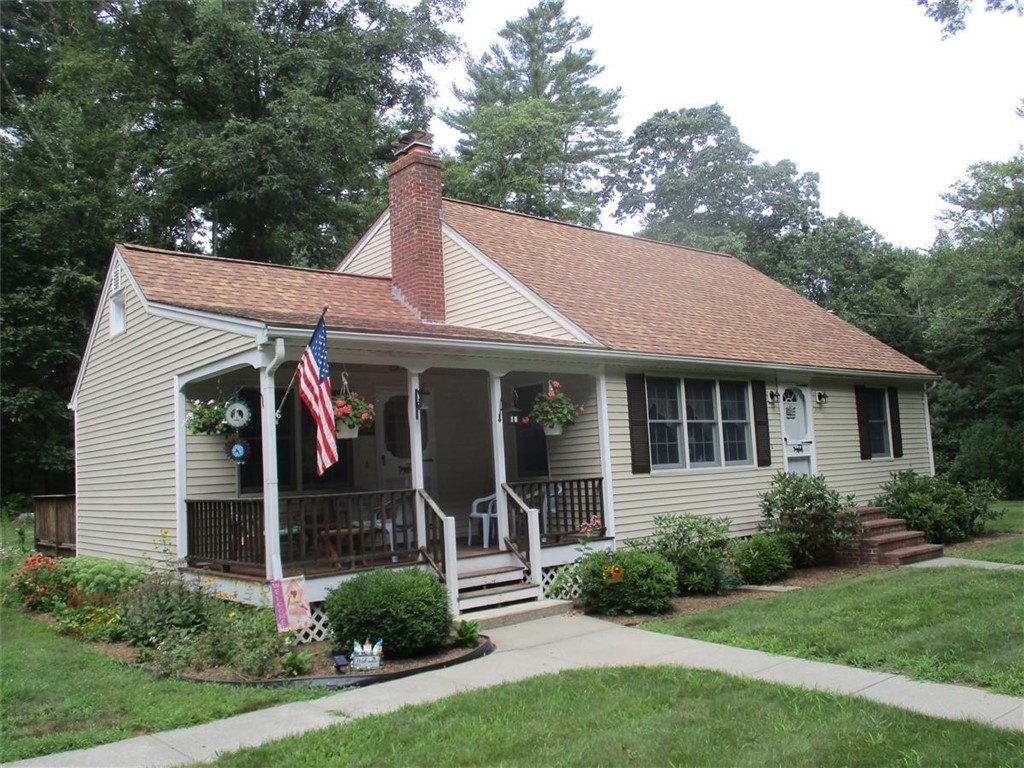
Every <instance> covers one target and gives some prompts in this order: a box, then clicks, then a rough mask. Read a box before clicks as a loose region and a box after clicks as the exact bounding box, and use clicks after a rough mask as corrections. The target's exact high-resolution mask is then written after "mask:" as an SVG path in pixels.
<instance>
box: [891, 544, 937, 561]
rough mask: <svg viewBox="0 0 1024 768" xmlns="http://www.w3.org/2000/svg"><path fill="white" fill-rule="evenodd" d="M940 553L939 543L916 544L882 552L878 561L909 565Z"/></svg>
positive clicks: (931, 558)
mask: <svg viewBox="0 0 1024 768" xmlns="http://www.w3.org/2000/svg"><path fill="white" fill-rule="evenodd" d="M942 555H943V548H942V545H941V544H916V545H914V546H910V547H902V548H900V549H893V550H890V551H888V552H883V553H881V554H880V556H879V562H880V563H882V564H883V565H910V564H911V563H920V562H921V561H922V560H934V559H936V558H938V557H942Z"/></svg>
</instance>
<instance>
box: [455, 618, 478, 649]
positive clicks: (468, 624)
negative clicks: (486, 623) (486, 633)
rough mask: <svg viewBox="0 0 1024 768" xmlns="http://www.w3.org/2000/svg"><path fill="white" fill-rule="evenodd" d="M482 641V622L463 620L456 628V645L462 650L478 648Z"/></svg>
mask: <svg viewBox="0 0 1024 768" xmlns="http://www.w3.org/2000/svg"><path fill="white" fill-rule="evenodd" d="M479 639H480V622H479V621H466V620H465V619H463V620H462V621H460V622H459V623H458V624H457V625H456V627H455V644H456V645H458V646H459V647H461V648H476V644H477V641H478V640H479Z"/></svg>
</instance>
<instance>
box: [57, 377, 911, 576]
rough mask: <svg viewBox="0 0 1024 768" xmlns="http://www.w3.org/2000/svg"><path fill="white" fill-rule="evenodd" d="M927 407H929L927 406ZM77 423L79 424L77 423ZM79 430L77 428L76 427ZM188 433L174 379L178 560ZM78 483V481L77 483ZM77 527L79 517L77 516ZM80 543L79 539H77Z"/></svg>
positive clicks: (183, 550) (184, 541)
mask: <svg viewBox="0 0 1024 768" xmlns="http://www.w3.org/2000/svg"><path fill="white" fill-rule="evenodd" d="M926 407H927V406H926ZM76 423H77V422H76ZM76 429H77V426H76ZM187 441H188V431H187V430H186V428H185V384H184V382H182V380H181V377H180V376H175V377H174V496H175V498H174V509H175V522H176V523H177V529H178V540H177V551H178V559H179V560H181V559H184V558H185V557H187V556H188V555H189V552H188V509H187V507H186V504H185V496H186V494H187V485H186V479H187V474H186V473H187V471H188V464H187V458H186V457H187V454H186V443H187ZM76 482H77V481H76ZM75 518H76V525H77V518H78V515H75ZM75 541H78V539H75Z"/></svg>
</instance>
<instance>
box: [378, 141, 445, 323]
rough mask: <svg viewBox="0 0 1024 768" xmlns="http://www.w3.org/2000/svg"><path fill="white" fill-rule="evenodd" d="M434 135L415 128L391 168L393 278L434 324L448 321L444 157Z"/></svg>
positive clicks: (397, 151) (399, 144)
mask: <svg viewBox="0 0 1024 768" xmlns="http://www.w3.org/2000/svg"><path fill="white" fill-rule="evenodd" d="M433 138H434V137H433V136H432V135H431V134H429V133H425V132H423V131H410V132H409V133H407V134H405V135H404V136H402V137H401V138H400V139H398V140H397V141H395V142H394V143H393V144H392V146H394V147H395V148H396V149H395V162H394V163H392V164H391V168H389V169H388V205H389V206H390V210H391V282H392V287H393V290H394V291H395V293H396V294H397V295H398V297H399V298H400V299H401V300H402V301H403V302H405V303H406V304H407V305H408V306H409V307H411V308H412V310H413V311H414V312H416V314H417V315H419V317H420V319H421V320H423V321H425V322H428V323H443V322H444V318H445V307H444V255H443V252H442V247H441V158H439V157H438V156H437V155H435V154H434V153H433V151H432V146H431V141H432V140H433Z"/></svg>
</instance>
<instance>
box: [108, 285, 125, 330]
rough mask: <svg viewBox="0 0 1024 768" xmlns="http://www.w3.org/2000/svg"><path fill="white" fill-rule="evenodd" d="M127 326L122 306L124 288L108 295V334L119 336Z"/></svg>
mask: <svg viewBox="0 0 1024 768" xmlns="http://www.w3.org/2000/svg"><path fill="white" fill-rule="evenodd" d="M127 328H128V323H127V317H126V313H125V306H124V289H121V290H120V291H117V292H116V293H113V294H111V296H110V335H111V336H120V335H121V334H122V333H124V332H125V330H127Z"/></svg>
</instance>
